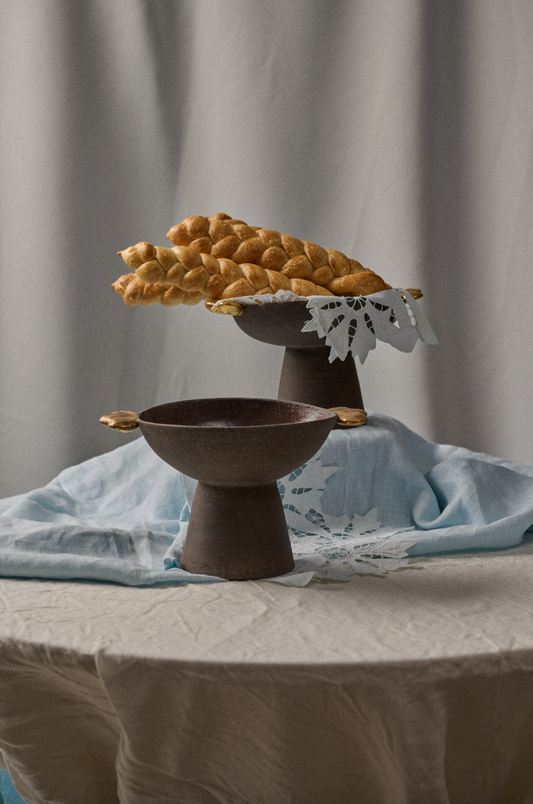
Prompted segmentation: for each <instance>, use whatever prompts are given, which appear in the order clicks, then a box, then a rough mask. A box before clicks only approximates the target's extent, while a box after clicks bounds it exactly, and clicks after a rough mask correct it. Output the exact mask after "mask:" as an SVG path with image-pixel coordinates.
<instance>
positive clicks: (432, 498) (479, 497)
mask: <svg viewBox="0 0 533 804" xmlns="http://www.w3.org/2000/svg"><path fill="white" fill-rule="evenodd" d="M320 457H321V460H322V464H323V465H324V466H326V467H327V466H329V467H331V466H337V467H339V469H338V471H336V472H335V473H334V474H331V473H328V474H331V476H329V477H328V479H327V480H326V482H325V486H326V489H325V492H324V494H323V496H322V509H323V511H324V513H326V514H330V515H333V516H341V515H349V516H353V515H354V514H360V515H365V514H367V512H368V511H370V510H371V509H374V508H376V509H377V517H378V519H379V521H380V522H381V523H382V525H385V526H389V527H392V528H395V529H398V530H405V529H406V528H409V530H408V532H406V533H405V534H404V536H405V539H406V540H407V539H408V541H409V542H411V543H412V542H414V543H415V544H414V545H413V546H412V547H410V548H409V554H410V555H429V554H433V553H437V552H444V551H455V550H466V549H468V550H472V549H484V548H485V549H487V548H490V549H494V548H505V547H511V546H513V545H516V544H518V543H519V542H520V541H521V539H522V536H523V534H524V532H525V531H526V530H528V529H531V528H533V466H520V465H517V464H514V463H511V462H509V461H505V460H500V459H497V458H493V457H491V456H487V455H483V454H478V453H473V452H469V451H468V450H466V449H462V448H458V447H453V446H448V445H439V444H434V443H431V442H429V441H426V440H425V439H423V438H421V437H420V436H418V435H416V434H415V433H413V432H412V431H411V430H409V429H408V428H407V427H405V426H404V425H403V424H401V423H400V422H398V421H396V420H395V419H392V418H390V417H388V416H384V415H382V414H371V415H370V419H369V423H368V424H367V425H366V426H365V427H358V428H353V429H345V430H342V429H339V430H334V431H332V433H331V434H330V435H329V437H328V440H327V441H326V443H325V445H324V447H323V449H322V452H321V455H320ZM186 481H187V479H186ZM186 485H187V486H188V492H189V497H190V495H191V483H190V481H189V482H186ZM188 518H189V506H188V504H187V496H186V491H185V485H184V479H183V477H182V476H181V475H180V474H179V472H177V471H175V470H174V469H172V468H171V467H170V466H168V465H167V464H166V463H164V462H163V461H161V460H160V459H159V458H158V457H157V456H156V455H155V453H154V452H152V450H151V449H150V447H149V446H148V445H147V443H146V441H145V440H144V439H143V438H142V437H141V438H138V439H136V440H134V441H132V442H130V443H128V444H126V445H125V446H122V447H119V448H118V449H116V450H113V451H112V452H108V453H106V454H104V455H100V456H98V457H96V458H92V459H91V460H89V461H85V462H84V463H82V464H79V465H78V466H73V467H70V468H69V469H66V470H65V471H63V472H61V474H60V475H58V477H57V478H55V480H53V481H52V482H51V483H49V484H48V485H47V486H45V487H44V488H42V489H37V490H35V491H31V492H29V493H28V494H22V495H19V496H17V497H11V498H8V499H5V500H1V501H0V575H2V576H14V577H27V578H53V579H58V580H60V579H61V580H64V579H86V580H97V581H111V582H115V583H121V584H126V585H129V586H143V585H148V586H153V585H161V584H165V585H168V584H171V585H174V584H182V583H202V582H213V581H221V580H222V579H219V578H213V577H210V576H205V575H192V574H190V573H188V572H186V571H185V570H182V569H181V568H180V567H179V561H177V560H176V556H178V557H179V555H180V549H181V544H182V543H183V538H184V532H185V531H186V523H187V521H188ZM250 528H251V532H252V531H253V522H251V523H250ZM303 575H305V573H300V576H298V574H293V575H290V576H285V578H286V581H285V582H288V583H292V584H297V585H301V584H303V583H304V582H307V581H308V580H309V577H308V576H307V578H306V579H304V578H303V577H302V576H303Z"/></svg>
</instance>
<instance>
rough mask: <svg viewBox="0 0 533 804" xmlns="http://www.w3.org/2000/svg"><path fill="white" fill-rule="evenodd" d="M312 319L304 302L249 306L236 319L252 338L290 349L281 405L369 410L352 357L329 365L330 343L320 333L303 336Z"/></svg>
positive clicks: (285, 368)
mask: <svg viewBox="0 0 533 804" xmlns="http://www.w3.org/2000/svg"><path fill="white" fill-rule="evenodd" d="M310 319H311V312H310V311H309V310H308V309H307V307H306V302H305V301H295V302H280V303H278V304H276V303H274V302H272V303H265V304H253V305H246V306H243V310H242V314H239V315H236V316H235V318H234V320H235V322H236V324H237V326H238V327H240V328H241V329H242V331H243V332H246V334H247V335H250V336H251V337H252V338H255V339H256V340H258V341H263V342H264V343H272V344H275V345H276V346H284V347H285V357H284V360H283V366H282V369H281V377H280V383H279V391H278V399H290V400H293V401H294V402H305V403H306V404H308V405H318V406H319V407H322V408H335V407H347V408H359V409H361V410H364V405H363V398H362V395H361V388H360V386H359V378H358V376H357V371H356V368H355V363H354V359H353V357H352V355H348V356H347V358H346V360H339V359H338V358H337V359H336V360H334V361H333V362H332V363H330V362H329V353H330V348H329V346H327V345H326V339H325V338H319V336H318V335H317V333H316V332H302V327H303V326H304V324H305V323H306V322H307V321H309V320H310Z"/></svg>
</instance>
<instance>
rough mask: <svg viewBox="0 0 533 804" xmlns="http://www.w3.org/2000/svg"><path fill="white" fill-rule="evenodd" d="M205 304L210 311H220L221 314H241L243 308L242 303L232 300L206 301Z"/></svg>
mask: <svg viewBox="0 0 533 804" xmlns="http://www.w3.org/2000/svg"><path fill="white" fill-rule="evenodd" d="M205 306H206V307H207V309H208V310H209V312H211V313H221V314H222V315H233V316H235V315H242V311H243V310H244V305H242V304H239V303H238V302H232V301H223V302H211V301H208V302H206V303H205Z"/></svg>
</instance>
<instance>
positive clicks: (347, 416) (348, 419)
mask: <svg viewBox="0 0 533 804" xmlns="http://www.w3.org/2000/svg"><path fill="white" fill-rule="evenodd" d="M330 410H331V411H333V413H336V414H337V424H338V425H340V427H361V425H363V424H366V423H367V421H368V416H367V414H366V411H364V410H361V409H360V408H330Z"/></svg>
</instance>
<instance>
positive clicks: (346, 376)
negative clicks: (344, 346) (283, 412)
mask: <svg viewBox="0 0 533 804" xmlns="http://www.w3.org/2000/svg"><path fill="white" fill-rule="evenodd" d="M329 352H330V349H329V346H318V347H301V348H296V347H292V346H287V347H286V349H285V357H284V359H283V366H282V369H281V378H280V383H279V392H278V399H290V400H293V401H294V402H305V403H306V404H308V405H317V406H318V407H321V408H334V407H341V406H343V407H349V408H360V409H361V410H364V405H363V397H362V395H361V388H360V385H359V378H358V376H357V370H356V368H355V363H354V359H353V357H352V355H348V357H347V358H346V360H339V359H338V358H337V359H336V360H334V361H333V363H330V362H329Z"/></svg>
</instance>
